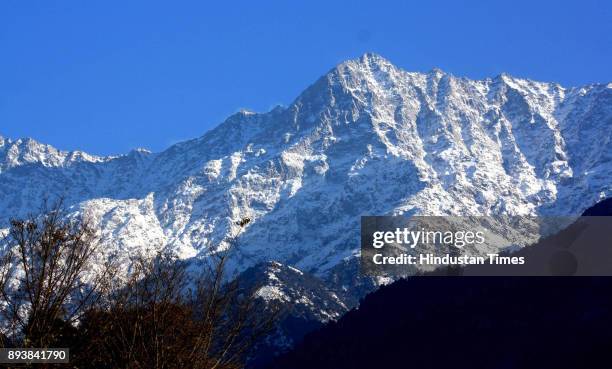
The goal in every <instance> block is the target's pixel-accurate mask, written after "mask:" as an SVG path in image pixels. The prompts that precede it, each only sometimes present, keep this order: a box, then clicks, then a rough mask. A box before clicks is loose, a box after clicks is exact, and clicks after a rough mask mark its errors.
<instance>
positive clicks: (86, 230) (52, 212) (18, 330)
mask: <svg viewBox="0 0 612 369" xmlns="http://www.w3.org/2000/svg"><path fill="white" fill-rule="evenodd" d="M66 215H67V214H66V213H65V212H64V210H63V203H62V201H58V202H56V203H55V204H54V205H53V206H51V207H47V206H44V208H43V211H41V213H40V215H30V216H28V217H27V218H25V219H13V220H11V222H10V229H9V233H8V236H7V237H6V239H5V240H4V244H5V249H4V251H3V255H2V258H1V259H0V324H1V325H2V327H3V329H2V333H3V334H2V342H0V344H2V345H3V346H18V347H39V348H45V347H50V345H56V344H58V343H59V342H61V341H62V340H63V339H65V338H66V335H68V334H70V332H71V331H72V330H73V329H74V324H75V323H76V322H77V321H78V320H79V319H80V318H81V317H82V316H83V314H84V313H85V312H86V311H88V310H89V309H91V308H92V307H93V306H95V304H96V303H97V302H98V301H99V299H100V297H101V296H102V295H103V294H104V293H105V291H106V288H107V286H108V283H107V282H108V280H109V277H110V275H111V273H112V270H113V265H112V263H111V262H109V261H105V262H103V263H102V264H100V263H99V261H98V260H96V257H97V251H98V242H97V239H96V234H95V231H94V229H93V228H92V227H91V225H90V223H89V221H88V220H87V219H86V218H74V217H72V218H70V217H67V216H66Z"/></svg>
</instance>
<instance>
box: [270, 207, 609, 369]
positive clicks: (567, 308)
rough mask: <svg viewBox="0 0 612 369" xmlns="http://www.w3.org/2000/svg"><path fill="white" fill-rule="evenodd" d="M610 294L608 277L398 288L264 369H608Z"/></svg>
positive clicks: (416, 283) (448, 281) (410, 283)
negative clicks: (269, 367) (267, 368)
mask: <svg viewBox="0 0 612 369" xmlns="http://www.w3.org/2000/svg"><path fill="white" fill-rule="evenodd" d="M611 210H612V200H606V201H604V202H602V203H600V204H598V205H596V206H594V207H592V208H590V209H589V210H587V211H586V212H585V213H584V215H590V216H593V215H612V212H611ZM534 247H536V246H534ZM611 292H612V278H607V277H574V278H563V277H549V278H529V277H470V278H466V277H464V278H453V277H431V276H428V277H413V278H409V279H404V280H400V281H397V282H395V283H393V284H391V285H389V286H385V287H382V288H381V289H379V290H378V291H376V292H374V293H372V294H370V295H368V296H367V297H366V298H365V299H364V300H363V301H362V302H361V304H360V306H359V308H358V309H355V310H352V311H351V312H349V313H347V314H346V315H345V316H344V317H343V318H341V319H340V320H339V321H338V322H332V323H329V324H328V325H326V326H325V327H324V328H323V329H321V330H319V331H317V332H314V333H312V334H310V335H308V336H307V337H306V338H305V340H304V341H303V342H302V343H301V344H299V345H298V346H297V347H296V348H295V349H294V350H293V351H291V352H289V353H288V354H286V355H284V356H282V357H280V358H279V359H278V360H277V361H276V362H275V363H274V365H272V366H271V368H276V369H279V368H408V367H410V368H610V367H611V365H612V361H611V360H610V357H609V349H610V347H612V330H611V329H610V328H611V327H612V293H611Z"/></svg>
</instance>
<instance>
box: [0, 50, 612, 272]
mask: <svg viewBox="0 0 612 369" xmlns="http://www.w3.org/2000/svg"><path fill="white" fill-rule="evenodd" d="M611 91H612V90H611V88H610V86H609V85H603V84H600V85H590V86H585V87H580V88H564V87H562V86H559V85H558V84H554V83H544V82H535V81H530V80H525V79H520V78H514V77H511V76H508V75H500V76H498V77H495V78H492V79H485V80H471V79H468V78H459V77H455V76H453V75H451V74H448V73H444V72H443V71H441V70H439V69H433V70H432V71H430V72H428V73H414V72H407V71H404V70H402V69H400V68H398V67H396V66H394V65H393V64H391V63H390V62H389V61H387V60H386V59H384V58H382V57H380V56H378V55H375V54H365V55H363V56H362V57H360V58H358V59H354V60H349V61H347V62H344V63H341V64H339V65H338V66H336V67H335V68H333V69H331V71H329V72H328V73H327V74H325V75H324V76H323V77H321V78H320V79H319V80H317V81H316V82H315V83H314V84H313V85H311V86H310V87H308V88H307V89H306V90H305V91H304V92H303V93H302V94H300V95H299V96H298V97H297V98H296V100H295V101H294V102H293V103H292V104H290V105H289V106H287V107H278V108H275V109H273V110H272V111H270V112H267V113H261V114H260V113H253V112H248V111H240V112H238V113H236V114H234V115H232V116H230V117H228V118H227V119H226V120H225V121H224V122H223V123H222V124H220V125H219V126H218V127H216V128H215V129H213V130H211V131H209V132H207V133H206V134H205V135H203V136H202V137H199V138H196V139H193V140H189V141H185V142H181V143H178V144H176V145H173V146H171V147H169V148H168V149H167V150H165V151H163V152H160V153H155V154H150V153H146V152H144V151H138V150H137V151H133V152H131V153H129V154H128V155H124V156H119V157H109V158H100V157H94V156H88V155H87V154H84V153H66V152H62V151H59V150H56V149H54V148H52V147H51V146H48V145H43V144H40V143H37V142H35V141H33V140H17V141H14V142H13V141H10V140H7V139H3V140H2V144H1V145H0V209H2V214H6V215H5V218H0V224H6V223H5V222H6V220H7V219H6V217H8V216H10V215H15V214H23V213H26V212H27V211H30V210H32V209H36V208H37V207H38V205H39V201H40V199H41V198H43V197H45V196H53V195H58V194H59V195H64V197H66V198H67V202H68V203H69V205H71V206H74V209H75V211H76V210H85V209H87V210H88V212H89V213H91V214H92V216H93V217H94V218H95V221H96V222H97V224H98V225H99V226H100V228H101V229H102V234H103V236H104V240H105V242H107V243H108V247H109V249H113V248H114V249H119V250H131V249H134V248H138V247H141V246H139V245H141V244H151V243H155V244H159V245H163V246H165V247H168V248H171V249H173V250H175V251H176V252H177V253H179V254H180V255H182V256H183V257H186V258H187V257H193V256H206V255H207V254H209V253H211V252H215V250H218V249H222V248H223V247H224V242H225V241H224V240H226V239H227V237H228V236H231V235H234V234H236V233H237V232H238V231H239V229H238V227H237V226H236V222H237V221H239V220H240V219H242V218H244V217H249V218H251V219H252V222H251V223H250V224H249V226H248V227H247V228H246V229H244V230H243V232H242V233H241V234H240V237H239V241H240V243H241V244H242V245H243V246H242V247H241V248H240V250H239V252H237V253H236V257H235V258H234V259H233V260H232V263H231V265H232V266H233V267H234V268H235V269H236V270H238V271H242V270H245V269H246V268H248V267H250V266H253V265H256V264H258V263H260V262H265V261H266V260H278V261H279V262H281V263H285V264H290V265H294V266H296V267H298V268H300V269H301V270H303V271H306V272H314V273H317V274H318V275H325V274H326V273H328V272H329V271H330V270H332V269H333V268H335V267H336V266H338V265H341V264H342V263H344V262H345V261H346V260H350V259H352V258H353V257H354V256H355V255H356V254H357V252H358V235H359V232H358V227H359V217H360V216H361V215H368V214H369V215H373V214H434V215H442V214H474V215H479V214H560V215H562V214H580V213H581V212H582V211H583V210H584V209H585V208H586V207H588V206H590V205H592V204H594V203H595V202H596V201H598V200H599V199H600V198H601V197H602V196H603V197H605V196H609V194H610V192H611V191H612V186H611V185H610V183H611V182H610V178H612V165H611V164H610V163H612V145H610V141H611V139H612V111H611V110H612V92H611ZM1 227H2V225H0V228H1Z"/></svg>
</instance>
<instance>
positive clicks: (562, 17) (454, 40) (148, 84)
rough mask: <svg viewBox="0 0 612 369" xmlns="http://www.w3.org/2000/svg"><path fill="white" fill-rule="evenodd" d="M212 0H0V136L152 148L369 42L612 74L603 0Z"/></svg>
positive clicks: (448, 60)
mask: <svg viewBox="0 0 612 369" xmlns="http://www.w3.org/2000/svg"><path fill="white" fill-rule="evenodd" d="M215 3H216V4H214V5H213V4H212V2H211V3H208V4H207V3H205V2H204V1H165V2H161V1H151V0H148V1H110V0H106V1H69V0H62V1H54V0H44V1H42V0H41V1H19V0H4V1H2V2H1V4H0V135H3V136H8V137H11V138H18V137H25V136H29V137H33V138H35V139H37V140H39V141H42V142H45V143H50V144H52V145H55V146H57V147H58V148H61V149H64V150H74V149H82V150H85V151H88V152H91V153H94V154H116V153H122V152H126V151H128V150H130V149H132V148H136V147H146V148H149V149H151V150H153V151H160V150H162V149H164V148H166V147H167V146H169V145H170V144H172V143H174V142H176V141H180V140H184V139H189V138H193V137H197V136H200V135H202V134H203V133H204V132H206V131H207V130H208V129H210V128H212V127H214V126H215V125H217V124H218V123H219V122H221V121H222V120H223V119H224V118H225V117H227V116H228V115H229V114H231V113H233V112H235V111H237V110H239V109H240V108H248V109H252V110H255V111H266V110H269V109H270V108H271V107H273V106H274V105H276V104H288V103H290V102H291V101H292V100H293V99H294V98H295V97H296V96H297V95H298V94H299V93H300V92H301V91H302V90H303V89H304V88H305V87H307V86H308V85H309V84H311V83H313V82H314V81H315V80H316V79H317V78H318V77H319V76H321V75H323V74H324V73H325V72H326V71H327V70H329V69H331V68H332V67H333V66H334V65H335V64H337V63H339V62H341V61H343V60H346V59H350V58H354V57H357V56H359V55H361V54H363V53H364V52H366V51H373V52H376V53H379V54H381V55H383V56H384V57H386V58H388V59H390V60H391V61H392V62H393V63H395V64H396V65H398V66H400V67H402V68H404V69H407V70H411V71H428V70H431V69H432V68H433V67H439V68H441V69H443V70H445V71H448V72H451V73H453V74H455V75H459V76H467V77H471V78H484V77H487V76H495V75H497V74H499V73H501V72H508V73H510V74H512V75H516V76H520V77H528V78H532V79H537V80H545V81H556V82H560V83H561V84H563V85H568V86H576V85H581V84H587V83H593V82H610V81H612V73H611V65H612V48H611V46H612V2H611V1H603V0H602V1H575V2H566V1H560V0H557V1H534V0H531V1H505V2H496V4H493V3H494V1H461V2H459V1H427V2H426V1H421V2H419V3H417V2H416V1H414V2H411V1H380V0H377V1H332V0H327V1H286V0H285V1H275V2H272V1H224V2H221V1H217V2H215Z"/></svg>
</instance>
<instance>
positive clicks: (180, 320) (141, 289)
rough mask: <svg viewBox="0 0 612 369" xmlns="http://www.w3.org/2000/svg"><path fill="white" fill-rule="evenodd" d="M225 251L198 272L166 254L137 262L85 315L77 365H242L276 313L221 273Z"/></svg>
mask: <svg viewBox="0 0 612 369" xmlns="http://www.w3.org/2000/svg"><path fill="white" fill-rule="evenodd" d="M243 225H244V224H243ZM243 225H242V226H243ZM233 244H235V238H234V239H232V240H231V241H230V245H233ZM230 250H231V248H230V249H228V250H226V251H223V252H220V253H216V254H215V255H214V256H213V257H211V259H209V263H208V264H206V265H207V266H206V267H204V268H203V270H202V271H201V272H199V273H197V274H196V275H194V272H193V271H188V270H187V264H185V263H184V262H181V261H180V260H177V258H176V257H175V256H173V255H172V254H169V253H165V252H162V253H159V254H158V255H157V256H156V257H155V258H152V259H151V258H146V257H138V258H136V259H135V260H134V261H133V263H132V267H131V271H130V275H129V278H128V280H127V282H125V283H122V284H119V285H117V286H116V288H115V289H114V290H113V292H112V293H111V294H109V297H108V299H107V306H106V307H105V308H104V309H97V310H92V311H90V312H89V313H88V314H87V315H86V316H85V317H84V318H83V322H82V324H81V326H80V327H79V328H80V330H81V335H82V336H83V337H85V338H84V339H83V340H82V341H83V342H86V344H85V346H84V347H83V348H82V349H80V350H79V353H78V354H77V355H78V356H79V357H78V358H76V362H75V364H76V365H77V366H78V367H96V368H156V369H157V368H159V369H161V368H209V369H214V368H218V369H229V368H240V367H242V366H243V365H244V360H245V355H246V354H247V353H248V350H249V349H250V348H251V347H252V346H253V344H254V342H255V341H256V340H257V339H258V338H260V337H262V335H264V334H266V333H267V332H269V331H270V330H271V328H272V326H273V322H274V319H275V316H276V313H275V311H271V310H266V309H264V308H263V307H261V306H259V305H258V304H256V299H255V296H254V293H253V291H247V290H243V289H242V288H241V287H240V284H239V282H238V280H237V279H230V278H228V277H227V276H226V275H225V271H226V262H227V258H228V255H229V252H230Z"/></svg>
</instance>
